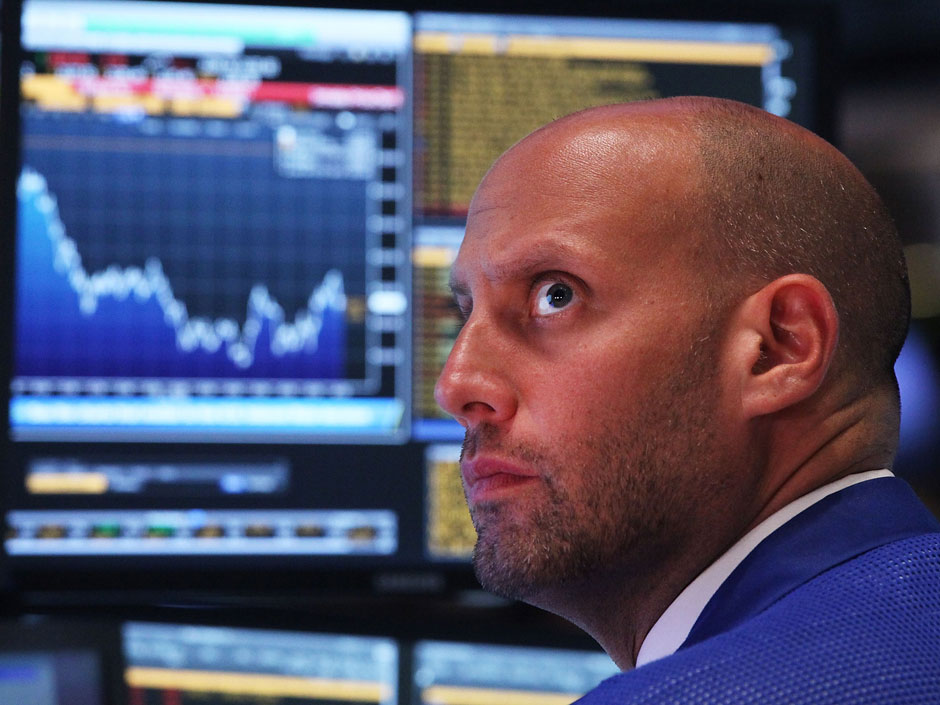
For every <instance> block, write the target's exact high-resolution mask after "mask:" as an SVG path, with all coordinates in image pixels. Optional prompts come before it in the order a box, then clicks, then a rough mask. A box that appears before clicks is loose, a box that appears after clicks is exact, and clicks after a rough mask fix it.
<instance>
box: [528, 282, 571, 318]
mask: <svg viewBox="0 0 940 705" xmlns="http://www.w3.org/2000/svg"><path fill="white" fill-rule="evenodd" d="M573 299H574V291H573V290H572V288H571V287H570V286H568V285H567V284H563V283H561V282H550V283H548V284H543V285H542V286H540V287H539V290H538V293H537V294H536V296H535V315H537V316H551V315H553V314H555V313H559V312H561V311H562V310H563V309H564V308H565V306H567V305H568V304H570V303H571V302H572V300H573Z"/></svg>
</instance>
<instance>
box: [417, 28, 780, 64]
mask: <svg viewBox="0 0 940 705" xmlns="http://www.w3.org/2000/svg"><path fill="white" fill-rule="evenodd" d="M415 50H416V51H417V52H419V53H422V54H452V53H453V54H478V55H494V54H505V55H506V56H527V57H553V58H568V59H608V60H620V61H646V62H650V63H668V64H717V65H728V66H763V65H765V64H768V63H770V62H771V61H773V60H774V57H775V51H774V48H773V46H771V45H770V44H762V43H743V42H707V41H669V40H664V39H607V38H595V37H539V36H535V35H518V34H517V35H510V36H507V37H499V36H498V35H495V34H494V35H491V36H488V37H486V36H482V35H468V36H467V38H466V39H464V37H463V36H462V35H459V34H450V33H447V32H420V33H418V34H417V35H416V36H415Z"/></svg>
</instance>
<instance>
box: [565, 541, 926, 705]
mask: <svg viewBox="0 0 940 705" xmlns="http://www.w3.org/2000/svg"><path fill="white" fill-rule="evenodd" d="M938 663H940V533H931V534H923V535H920V536H915V537H912V538H907V539H903V540H900V541H894V542H891V543H888V544H886V545H884V546H881V547H878V548H875V549H873V550H871V551H868V552H866V553H864V554H862V555H860V556H858V557H856V558H853V559H852V560H849V561H845V562H844V563H841V564H839V565H838V566H835V567H833V568H831V569H830V570H828V571H826V572H824V573H822V574H821V575H819V576H817V577H816V578H814V579H813V580H811V581H809V582H807V583H805V584H804V585H802V586H800V587H799V588H797V589H795V590H793V591H792V592H791V593H789V594H788V595H786V596H785V597H783V598H782V599H780V600H778V601H777V602H776V603H774V604H773V605H772V606H771V607H769V608H768V609H766V610H764V611H763V612H762V613H761V614H759V615H756V616H755V617H753V618H751V619H749V620H747V621H745V622H743V623H742V624H740V625H738V626H737V627H735V628H734V629H731V630H730V631H728V632H725V633H723V634H719V635H717V636H715V637H712V638H710V639H706V640H704V641H702V642H700V643H698V644H695V645H694V646H690V647H688V648H685V649H682V650H680V651H679V652H677V653H676V654H674V655H673V656H670V657H668V658H665V659H662V660H660V661H656V662H654V663H651V664H648V665H646V666H643V667H641V668H638V669H636V670H634V671H631V672H628V673H624V674H621V675H619V676H615V677H614V678H611V679H609V680H607V681H605V682H604V683H603V684H601V686H599V687H598V688H597V689H596V690H594V691H592V692H591V693H589V694H588V695H587V696H585V698H583V699H582V700H580V701H578V702H579V703H580V705H613V704H614V703H617V704H618V705H619V704H625V703H645V702H650V703H653V702H682V703H750V702H753V703H781V704H783V703H787V704H788V705H791V704H799V703H814V704H817V705H825V704H835V703H853V705H854V704H857V703H883V702H891V703H904V702H911V703H915V702H916V703H924V702H940V678H938V666H937V664H938Z"/></svg>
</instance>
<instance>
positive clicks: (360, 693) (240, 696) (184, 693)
mask: <svg viewBox="0 0 940 705" xmlns="http://www.w3.org/2000/svg"><path fill="white" fill-rule="evenodd" d="M122 635H123V638H122V644H123V652H124V662H125V672H124V680H125V683H126V687H127V703H128V705H150V704H151V703H154V704H156V703H167V702H176V703H201V704H202V705H216V704H218V705H223V704H225V705H239V704H241V703H244V704H245V705H251V704H254V703H259V702H265V703H269V704H270V705H279V704H281V703H283V704H284V705H287V704H288V703H310V704H311V705H313V704H321V705H329V704H332V703H348V704H349V705H397V703H398V702H399V697H398V693H399V688H398V646H397V644H396V642H395V641H393V640H391V639H386V638H381V637H366V636H349V635H338V634H315V633H309V632H283V631H269V630H260V629H243V628H235V627H210V626H200V625H185V624H155V623H145V622H129V623H127V624H125V625H124V627H123V630H122Z"/></svg>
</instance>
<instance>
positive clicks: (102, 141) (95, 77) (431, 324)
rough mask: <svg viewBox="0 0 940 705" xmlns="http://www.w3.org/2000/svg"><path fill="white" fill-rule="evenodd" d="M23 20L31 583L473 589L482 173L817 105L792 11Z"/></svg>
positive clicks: (25, 431)
mask: <svg viewBox="0 0 940 705" xmlns="http://www.w3.org/2000/svg"><path fill="white" fill-rule="evenodd" d="M9 4H10V3H7V5H8V6H9ZM16 9H17V10H19V9H21V25H22V27H21V31H20V35H19V36H5V37H4V38H3V40H4V51H5V56H6V57H10V56H16V57H18V62H19V63H18V65H17V66H14V67H12V68H11V67H10V66H8V65H4V71H5V76H6V77H7V79H9V78H10V76H11V74H12V76H13V78H14V79H18V81H19V87H18V88H19V90H18V95H17V96H14V97H18V101H17V100H13V99H11V98H9V97H7V99H6V100H4V101H3V105H4V106H6V108H7V114H4V115H3V116H2V117H3V124H4V126H5V129H7V130H8V131H12V132H14V134H11V135H10V139H11V144H14V145H16V147H17V150H16V153H17V154H18V161H17V162H15V163H13V164H12V165H11V166H10V169H11V173H12V172H13V171H14V170H15V172H16V173H15V178H13V179H11V184H10V194H9V195H10V198H4V199H3V200H2V203H3V208H4V211H3V219H2V222H3V223H4V224H7V223H13V222H14V221H15V223H16V226H15V232H14V231H10V232H8V233H6V235H7V236H8V237H9V238H10V239H11V241H12V242H14V243H15V247H13V248H8V250H7V251H8V252H9V253H10V254H9V255H8V260H7V261H5V262H4V266H5V267H6V270H5V271H9V272H10V273H11V275H12V276H11V277H10V279H11V282H10V283H8V284H7V286H8V290H7V293H8V294H9V295H8V296H6V297H4V301H5V302H6V303H7V305H8V312H9V316H8V320H9V321H10V324H9V325H8V327H7V328H6V329H5V330H4V331H3V333H4V336H3V338H2V340H3V341H5V343H6V345H5V350H4V356H3V357H2V359H3V360H4V365H5V366H4V370H3V373H4V374H5V375H6V379H7V383H6V388H7V390H8V395H9V396H8V399H7V400H6V401H7V402H8V403H6V404H5V405H4V406H5V410H6V411H7V412H8V428H7V429H6V433H5V436H6V437H5V438H4V440H3V443H4V449H3V450H4V453H3V456H4V473H3V482H4V483H5V488H4V489H5V490H6V492H5V497H6V499H5V500H4V504H3V507H2V510H3V518H4V520H5V523H6V528H5V534H4V547H5V550H6V554H7V566H8V567H9V568H10V570H11V571H12V574H13V575H14V577H15V578H16V579H18V580H22V584H23V585H30V584H32V585H36V584H41V585H43V586H44V587H48V586H49V585H50V582H49V576H50V575H53V574H54V576H55V582H54V584H55V585H57V586H61V587H63V588H66V587H75V586H80V585H90V584H93V583H96V582H104V583H108V584H110V585H120V586H121V587H122V588H125V589H126V588H130V587H134V586H138V587H142V588H151V587H154V586H160V587H163V588H165V587H169V586H171V585H177V586H182V587H187V586H193V585H196V584H197V583H198V584H199V585H200V587H211V588H212V589H220V590H226V589H241V588H249V589H255V590H257V589H266V588H268V587H272V586H277V585H279V584H281V585H284V584H289V585H296V584H298V583H297V574H298V573H301V574H311V575H316V576H317V577H316V579H312V580H306V581H303V584H305V585H310V586H311V587H315V586H316V585H319V584H321V583H323V582H324V581H325V580H327V579H328V578H332V577H337V578H338V579H341V580H345V577H343V576H354V575H355V576H365V579H366V581H367V583H368V584H369V585H372V584H373V583H372V582H371V581H373V580H374V579H375V576H376V575H381V576H383V580H384V582H383V584H384V585H386V586H397V587H404V588H405V589H407V588H408V586H419V587H420V588H422V589H424V588H427V587H433V586H440V585H442V584H448V583H449V581H451V579H453V580H455V581H456V582H457V583H458V584H460V585H466V584H472V577H471V576H470V571H469V567H468V566H469V563H468V559H469V556H470V554H471V551H472V547H473V544H474V540H475V536H474V532H473V527H472V525H471V523H470V521H469V516H468V513H467V510H466V507H465V505H464V502H463V497H462V489H461V483H460V477H459V471H458V469H457V466H458V457H459V452H460V445H459V444H460V440H461V438H462V434H463V431H462V429H461V427H460V426H459V425H458V424H457V423H456V422H454V421H453V420H451V419H449V418H448V417H447V416H446V415H445V414H444V413H443V412H442V411H441V410H440V409H438V407H437V406H436V404H435V403H434V399H433V387H434V382H435V380H436V378H437V376H438V374H439V372H440V369H441V367H442V365H443V363H444V360H445V359H446V356H447V353H448V351H449V350H450V347H451V345H452V343H453V341H454V339H455V337H456V335H457V332H458V328H459V324H458V322H457V317H456V315H455V309H454V306H453V304H452V302H451V296H450V292H449V289H448V286H447V279H448V270H449V267H450V264H451V262H452V261H453V258H454V256H455V253H456V251H457V248H458V247H459V244H460V241H461V238H462V236H463V231H464V220H465V216H466V211H467V206H468V204H469V200H470V197H471V195H472V193H473V190H474V188H475V185H476V183H477V182H478V181H479V179H480V177H481V176H482V174H483V172H484V171H485V169H486V168H487V166H488V165H489V164H490V163H491V162H492V160H493V159H495V158H496V157H497V156H498V155H499V153H500V152H501V151H503V150H504V149H505V148H506V147H508V146H509V145H511V144H512V143H513V142H515V141H516V140H518V139H519V138H521V137H523V136H524V135H525V134H526V133H527V132H529V131H530V130H532V129H533V128H534V127H536V126H538V125H540V124H542V123H544V122H547V121H549V120H551V119H552V118H555V117H558V116H560V115H563V114H565V113H568V112H571V111H574V110H577V109H580V108H583V107H587V106H590V105H597V104H600V103H607V102H614V101H627V100H635V99H641V98H648V97H655V96H670V95H679V94H689V93H697V94H701V93H711V94H713V95H720V96H727V97H734V98H738V99H741V100H745V101H748V102H751V103H754V104H756V105H759V106H762V107H765V108H767V109H769V110H772V111H774V112H778V113H780V114H783V115H788V116H789V117H792V118H794V119H797V120H799V121H802V122H804V123H807V124H809V125H810V126H813V124H812V120H813V117H814V115H815V113H814V108H813V106H814V100H815V98H816V89H817V82H816V76H817V67H816V65H815V63H814V60H815V53H814V51H813V44H812V41H811V36H812V35H810V34H806V35H803V34H800V33H799V32H797V31H796V29H794V28H793V27H791V26H787V27H784V26H783V25H777V24H773V23H753V22H728V21H720V22H701V21H696V22H687V21H651V20H635V19H628V18H626V17H622V16H617V17H606V18H599V17H592V18H588V17H554V16H548V15H541V16H537V15H534V14H528V15H523V14H519V15H496V14H479V13H477V14H467V13H457V12H451V13H433V12H417V11H415V10H416V8H415V7H413V6H405V5H402V6H401V7H399V8H397V9H383V10H366V9H350V8H344V9H338V8H333V9H330V8H317V7H308V6H305V5H304V6H301V4H299V3H294V6H292V7H276V6H269V5H262V4H260V3H251V2H248V1H239V2H234V1H233V2H230V3H228V4H224V3H191V2H180V1H175V2H149V1H145V0H141V1H136V0H74V1H73V0H24V1H23V2H22V5H21V8H20V6H19V4H17V7H16ZM8 10H9V7H5V10H4V15H5V16H6V17H9V16H10V15H11V14H12V11H8ZM8 24H9V23H8ZM808 37H809V38H808ZM10 41H13V42H14V43H17V42H18V44H19V46H20V48H21V51H20V52H19V53H15V52H12V51H10V50H9V46H8V45H9V43H10ZM6 95H7V94H5V96H6ZM11 106H12V108H11ZM13 108H15V110H13ZM17 164H18V166H17ZM13 181H15V194H14V184H13V183H12V182H13ZM5 195H6V194H5ZM8 204H9V205H8ZM4 227H10V226H7V225H5V226H4ZM389 571H391V572H392V573H394V572H395V571H403V572H402V573H401V574H400V575H399V576H398V577H396V576H395V575H393V574H391V573H390V572H389ZM409 571H410V572H409ZM281 577H283V579H284V580H285V581H287V582H284V583H279V582H278V581H279V579H280V578H281Z"/></svg>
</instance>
